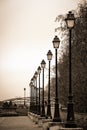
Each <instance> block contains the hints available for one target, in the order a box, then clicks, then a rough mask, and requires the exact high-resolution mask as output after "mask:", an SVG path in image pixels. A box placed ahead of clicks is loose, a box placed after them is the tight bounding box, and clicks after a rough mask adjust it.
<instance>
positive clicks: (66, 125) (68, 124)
mask: <svg viewBox="0 0 87 130" xmlns="http://www.w3.org/2000/svg"><path fill="white" fill-rule="evenodd" d="M76 127H77V125H76V124H75V122H74V121H67V122H66V123H65V128H76Z"/></svg>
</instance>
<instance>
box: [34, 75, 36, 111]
mask: <svg viewBox="0 0 87 130" xmlns="http://www.w3.org/2000/svg"><path fill="white" fill-rule="evenodd" d="M35 79H36V78H35V75H34V76H33V82H34V86H33V113H36V85H35Z"/></svg>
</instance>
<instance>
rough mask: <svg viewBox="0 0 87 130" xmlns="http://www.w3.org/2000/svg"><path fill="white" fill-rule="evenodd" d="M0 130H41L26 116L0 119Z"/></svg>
mask: <svg viewBox="0 0 87 130" xmlns="http://www.w3.org/2000/svg"><path fill="white" fill-rule="evenodd" d="M0 130H42V128H41V127H38V125H37V124H35V123H34V122H33V121H32V120H31V119H30V118H29V117H28V116H16V117H0Z"/></svg>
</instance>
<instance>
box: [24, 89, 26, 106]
mask: <svg viewBox="0 0 87 130" xmlns="http://www.w3.org/2000/svg"><path fill="white" fill-rule="evenodd" d="M25 98H26V88H24V107H25Z"/></svg>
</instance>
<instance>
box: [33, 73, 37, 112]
mask: <svg viewBox="0 0 87 130" xmlns="http://www.w3.org/2000/svg"><path fill="white" fill-rule="evenodd" d="M34 75H35V79H36V114H38V107H37V76H38V73H37V71H36V72H35V74H34Z"/></svg>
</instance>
